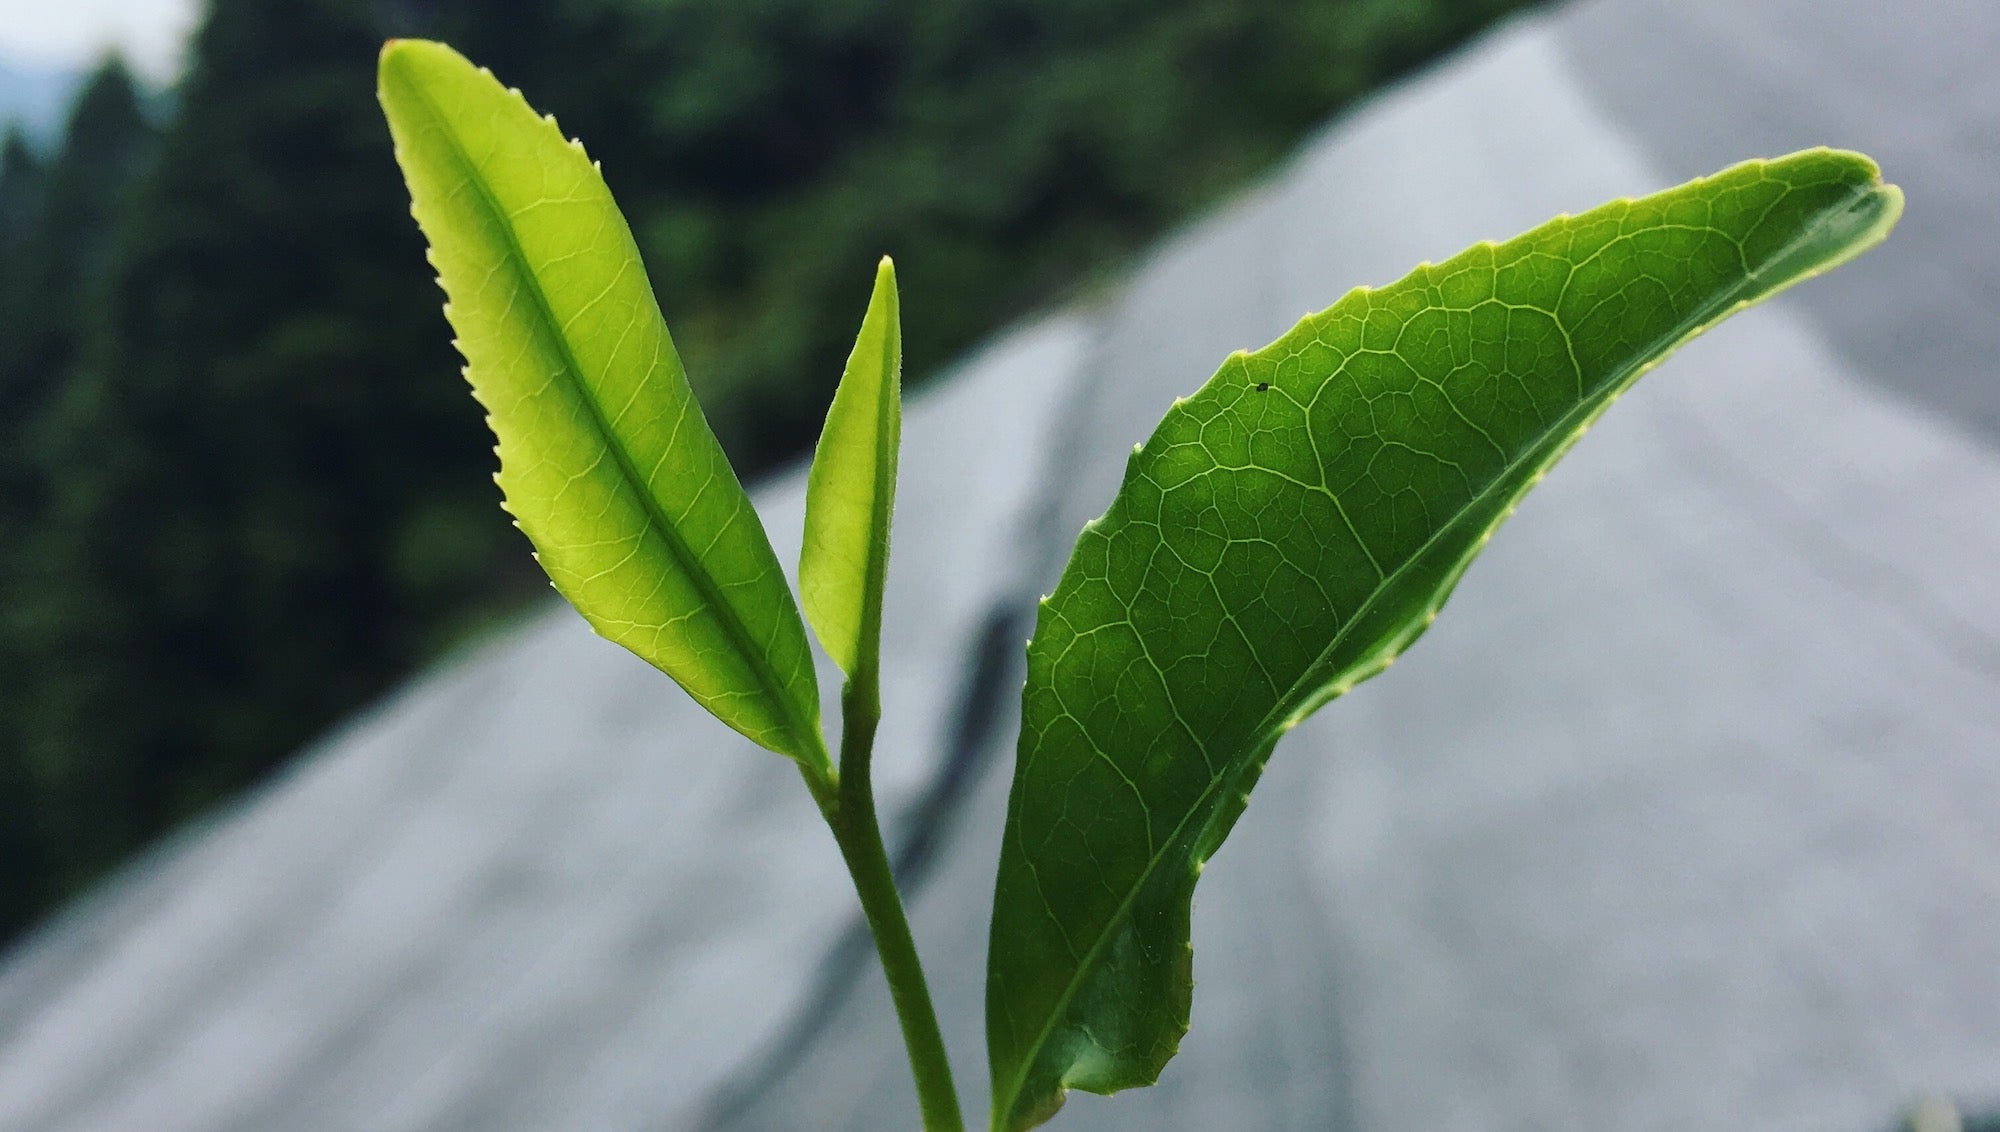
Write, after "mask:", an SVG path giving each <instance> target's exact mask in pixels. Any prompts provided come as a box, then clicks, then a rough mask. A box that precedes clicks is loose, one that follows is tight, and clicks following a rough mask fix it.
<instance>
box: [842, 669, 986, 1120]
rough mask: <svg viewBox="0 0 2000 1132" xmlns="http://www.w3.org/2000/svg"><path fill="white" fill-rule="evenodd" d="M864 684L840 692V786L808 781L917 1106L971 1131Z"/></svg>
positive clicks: (870, 692)
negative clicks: (869, 939) (898, 1028)
mask: <svg viewBox="0 0 2000 1132" xmlns="http://www.w3.org/2000/svg"><path fill="white" fill-rule="evenodd" d="M861 667H862V672H861V673H860V674H858V676H859V678H858V679H855V680H850V681H848V683H847V686H846V687H845V688H843V689H842V690H841V698H840V700H841V713H840V714H841V736H840V781H839V782H838V783H837V784H829V783H826V782H824V781H820V782H815V781H814V778H813V775H812V774H811V773H808V774H807V775H806V784H807V785H808V786H810V787H811V788H812V792H813V797H814V799H815V800H817V801H818V802H819V808H820V812H821V813H822V814H824V815H825V816H826V822H827V825H828V826H829V827H831V828H832V830H833V839H834V841H835V843H836V844H838V845H839V846H840V855H841V858H842V859H843V860H845V861H846V862H847V871H848V872H849V873H850V874H852V875H853V877H854V890H855V892H856V893H857V894H859V895H860V897H861V911H862V913H863V914H864V915H866V916H867V917H868V930H869V933H870V934H872V935H873V936H874V937H875V951H876V954H878V955H880V956H881V957H882V973H883V974H884V975H885V976H887V977H888V980H889V997H890V998H891V999H893V1000H894V1001H895V1003H896V1020H897V1021H898V1022H899V1023H901V1024H902V1027H903V1044H904V1046H905V1047H906V1048H907V1049H908V1050H909V1054H910V1076H911V1077H912V1078H913V1079H914V1080H915V1081H916V1086H917V1105H918V1107H919V1108H921V1109H922V1110H923V1117H924V1129H925V1132H964V1129H965V1118H964V1116H963V1115H962V1114H961V1113H960V1111H959V1107H958V1093H957V1091H956V1090H955V1089H954V1088H953V1087H952V1083H951V1062H950V1061H949V1060H948V1059H947V1058H946V1056H945V1049H944V1035H943V1034H942V1033H940V1032H939V1030H938V1023H937V1012H936V1010H935V1009H934V1008H933V1007H932V1006H931V992H930V988H929V987H928V986H926V985H925V983H924V968H923V964H922V962H921V961H919V960H918V958H917V944H916V940H915V939H913V938H911V936H910V923H909V920H908V919H906V918H905V917H904V915H903V900H902V897H901V896H900V895H898V894H897V892H896V878H895V875H894V873H893V871H892V870H891V868H890V866H889V853H888V850H887V849H885V848H884V847H883V844H882V827H881V823H880V822H879V821H878V820H877V818H876V816H875V790H874V785H873V781H872V777H871V775H870V771H869V764H870V762H872V761H873V760H872V755H873V751H874V746H875V727H876V724H877V723H879V722H880V721H881V717H882V707H881V702H880V698H879V694H878V692H877V690H876V687H875V681H874V680H873V679H872V678H871V677H872V676H873V669H874V666H873V665H863V666H861Z"/></svg>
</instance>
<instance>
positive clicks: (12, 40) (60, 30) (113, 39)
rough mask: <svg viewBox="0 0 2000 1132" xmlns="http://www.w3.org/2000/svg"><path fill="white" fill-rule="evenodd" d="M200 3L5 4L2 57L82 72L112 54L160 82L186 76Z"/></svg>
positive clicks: (71, 0)
mask: <svg viewBox="0 0 2000 1132" xmlns="http://www.w3.org/2000/svg"><path fill="white" fill-rule="evenodd" d="M198 7H199V0H0V58H4V59H6V60H7V61H9V62H11V63H14V64H17V65H27V66H31V67H35V68H45V67H60V68H63V69H67V70H81V69H84V68H87V67H89V66H90V65H91V64H93V63H95V62H96V61H97V60H98V58H99V57H101V56H102V55H103V54H104V53H105V52H106V51H107V50H109V49H111V48H114V47H115V48H116V49H118V50H119V51H120V52H122V53H123V54H124V56H125V58H126V61H127V62H129V63H131V64H132V67H133V69H134V70H136V71H138V72H139V73H140V74H142V75H144V76H146V77H147V78H149V79H152V80H153V81H155V82H158V83H167V82H171V81H172V80H173V79H174V78H175V76H176V75H177V74H178V73H179V71H180V64H181V50H182V46H183V45H184V44H185V42H186V40H187V36H188V33H189V32H190V31H191V30H193V27H194V22H195V18H196V15H197V9H198Z"/></svg>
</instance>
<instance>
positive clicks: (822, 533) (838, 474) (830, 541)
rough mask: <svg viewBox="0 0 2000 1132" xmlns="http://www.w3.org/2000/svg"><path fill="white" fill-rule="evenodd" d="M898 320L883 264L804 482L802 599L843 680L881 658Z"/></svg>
mask: <svg viewBox="0 0 2000 1132" xmlns="http://www.w3.org/2000/svg"><path fill="white" fill-rule="evenodd" d="M901 317H902V315H901V299H900V296H899V295H898V293H897V288H896V268H895V264H894V263H892V262H891V261H890V260H889V258H888V257H887V256H884V257H882V262H881V263H880V264H879V265H878V266H877V268H876V272H875V289H874V291H873V293H872V294H871V295H870V296H869V300H868V310H867V313H866V314H865V315H863V316H862V320H861V330H860V332H859V333H857V334H856V335H855V339H854V350H853V352H852V353H851V354H850V355H849V356H848V359H847V368H846V370H845V371H844V372H843V373H842V374H841V378H840V385H839V387H838V388H837V389H836V390H835V391H834V395H833V404H832V406H831V407H829V408H828V409H827V414H826V426H825V428H824V429H823V430H822V431H821V433H820V438H819V445H818V447H817V449H816V450H815V451H814V453H813V462H812V469H811V470H810V471H809V472H808V473H807V477H806V527H805V543H804V546H803V549H802V550H801V551H800V552H799V599H800V603H801V604H802V605H803V606H804V608H805V613H806V618H807V619H808V620H809V621H810V622H811V623H812V627H813V631H814V632H815V633H817V634H818V635H819V641H820V644H821V645H822V646H823V647H824V648H825V649H826V651H827V655H828V656H831V657H832V658H833V661H834V663H835V664H837V665H839V666H840V670H841V671H842V672H845V673H846V674H847V675H848V676H849V677H850V678H853V677H855V676H856V674H857V673H858V672H861V671H863V670H868V671H872V670H873V669H874V667H875V665H876V663H877V661H878V659H879V657H878V650H879V648H880V642H881V637H882V589H883V584H884V582H885V581H886V579H887V576H888V569H889V525H890V520H891V519H892V517H893V515H894V512H895V505H896V461H897V452H898V449H899V447H900V445H901V441H902V428H903V425H902V420H903V416H902V364H903V350H902V326H901Z"/></svg>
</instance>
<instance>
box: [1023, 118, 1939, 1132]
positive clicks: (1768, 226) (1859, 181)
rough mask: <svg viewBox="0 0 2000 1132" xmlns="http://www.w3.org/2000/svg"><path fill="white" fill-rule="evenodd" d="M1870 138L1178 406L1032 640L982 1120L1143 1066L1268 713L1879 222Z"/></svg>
mask: <svg viewBox="0 0 2000 1132" xmlns="http://www.w3.org/2000/svg"><path fill="white" fill-rule="evenodd" d="M1901 207H1902V197H1901V194H1900V193H1899V192H1898V191H1897V190H1896V189H1895V187H1894V186H1889V185H1884V184H1882V183H1881V181H1880V179H1879V176H1878V171H1877V169H1876V167H1875V165H1874V163H1873V162H1871V161H1869V160H1868V159H1867V158H1865V157H1862V156H1860V155H1858V154H1852V153H1843V152H1838V151H1832V150H1825V149H1820V150H1811V151H1807V152H1803V153H1798V154H1793V155H1791V156H1789V157H1784V158H1779V159H1775V160H1771V161H1753V162H1748V163H1746V164H1743V165H1739V166H1736V167H1734V168H1731V169H1729V170H1726V171H1724V172H1722V173H1720V174H1717V175H1715V176H1713V177H1710V178H1706V179H1703V180H1698V181H1694V182H1691V183H1689V184H1686V185H1683V186H1681V187H1679V188H1676V189H1672V190H1669V191H1667V192H1663V193H1660V194H1657V195H1655V196H1650V197H1646V198H1643V199H1639V200H1621V201H1616V202H1613V203H1611V204H1607V205H1605V206H1603V207H1601V208H1597V209H1594V210H1592V211H1590V212H1587V213H1584V214H1583V215H1580V216H1575V217H1559V218H1557V219H1556V220H1553V221H1551V222H1550V223H1548V224H1545V225H1543V226H1542V227H1540V228H1537V229H1535V230H1533V231H1531V232H1528V233H1526V234H1525V235H1522V236H1519V237H1517V238H1515V239H1513V240H1510V241H1508V242H1506V243H1504V244H1499V245H1494V244H1481V245H1478V246H1475V247H1473V248H1470V249H1468V250H1466V251H1465V252H1462V253H1460V254H1459V255H1458V256H1456V257H1454V258H1452V259H1450V260H1448V261H1446V262H1445V263H1442V264H1438V265H1435V266H1433V265H1425V266H1422V267H1419V268H1418V269H1417V270H1416V271H1415V272H1413V273H1411V274H1410V275H1409V276H1408V277H1406V278H1404V279H1402V280H1400V281H1398V282H1396V283H1394V284H1391V285H1389V286H1387V287H1384V288H1381V289H1380V290H1373V291H1371V290H1367V289H1362V290H1357V291H1354V292H1351V293H1349V294H1348V295H1347V296H1345V297H1344V298H1342V299H1341V300H1340V301H1339V302H1337V303H1335V304H1334V305H1333V306H1332V307H1331V308H1329V309H1328V310H1326V311H1323V312H1321V313H1319V314H1316V315H1312V316H1309V317H1308V318H1307V319H1305V320H1304V321H1303V322H1301V323H1300V324H1299V325H1298V326H1296V327H1295V328H1293V330H1292V331H1291V332H1289V333H1288V334H1286V335H1285V336H1284V337H1282V338H1280V339H1279V340H1278V341H1277V342H1275V343H1273V344H1272V345H1270V346H1268V347H1266V348H1264V349H1263V350H1260V351H1258V352H1256V353H1254V354H1242V353H1239V354H1236V355H1234V356H1232V357H1231V358H1229V359H1228V361H1227V362H1225V363H1224V365H1223V367H1222V369H1221V371H1220V372H1219V373H1217V374H1216V375H1215V377H1214V378H1212V379H1211V380H1210V381H1209V382H1208V383H1207V384H1206V385H1204V386H1203V387H1202V388H1201V390H1200V391H1199V392H1197V393H1195V394H1194V395H1193V396H1192V397H1190V398H1187V399H1186V400H1184V401H1180V402H1177V403H1176V404H1175V405H1174V407H1173V408H1172V409H1171V410H1170V411H1169V412H1168V413H1167V415H1166V418H1165V419H1164V420H1163V421H1162V422H1161V423H1160V426H1159V429H1158V431H1156V432H1155V433H1154V434H1153V436H1152V438H1151V439H1150V440H1148V441H1147V442H1146V443H1145V445H1143V446H1142V447H1141V448H1140V449H1139V450H1138V451H1137V452H1135V454H1134V455H1133V457H1132V459H1131V462H1130V464H1129V465H1128V467H1127V469H1126V473H1125V479H1124V482H1123V484H1122V486H1121V487H1120V488H1119V491H1118V495H1117V497H1116V499H1115V500H1114V501H1113V502H1112V504H1111V508H1110V510H1109V511H1107V512H1106V513H1105V515H1104V516H1103V517H1102V518H1101V519H1099V520H1097V521H1095V522H1093V523H1091V524H1090V525H1088V526H1087V527H1086V528H1085V530H1084V532H1083V535H1082V536H1081V538H1079V539H1078V541H1077V544H1076V549H1075V551H1074V553H1073V555H1072V557H1071V559H1070V562H1069V565H1068V567H1067V568H1066V569H1065V570H1064V572H1063V575H1062V579H1061V581H1060V583H1059V584H1058V585H1057V587H1056V589H1055V592H1054V593H1053V594H1051V595H1050V596H1049V597H1048V598H1047V599H1045V600H1044V601H1043V603H1042V607H1041V610H1040V612H1039V615H1038V617H1037V620H1036V629H1035V635H1034V639H1033V641H1032V643H1031V644H1030V645H1029V648H1028V682H1027V688H1026V691H1025V692H1024V693H1023V697H1022V716H1023V722H1022V729H1021V738H1020V746H1019V752H1018V756H1017V763H1016V766H1015V774H1014V783H1013V791H1012V795H1011V797H1010V799H1009V803H1008V813H1007V823H1006V833H1005V840H1004V841H1003V843H1002V848H1001V856H1000V872H999V880H998V884H997V887H996V891H995V894H994V905H993V925H992V938H991V947H990V951H989V966H988V976H987V1006H986V1009H987V1039H988V1052H989V1057H990V1060H991V1069H992V1074H993V1125H994V1127H995V1128H996V1129H1003V1128H1004V1129H1022V1128H1029V1127H1033V1126H1034V1125H1036V1124H1039V1123H1041V1122H1042V1121H1044V1120H1047V1119H1048V1118H1049V1117H1050V1116H1051V1115H1052V1114H1053V1113H1054V1112H1055V1110H1056V1109H1057V1108H1058V1107H1059V1106H1060V1105H1061V1103H1062V1098H1063V1094H1064V1091H1065V1090H1066V1089H1068V1088H1080V1089H1085V1090H1088V1091H1091V1092H1099V1093H1109V1092H1113V1091H1115V1090H1118V1089H1122V1088H1128V1087H1132V1086H1137V1085H1146V1084H1151V1083H1152V1082H1153V1081H1154V1080H1155V1079H1156V1078H1157V1077H1158V1075H1159V1073H1160V1070H1161V1069H1162V1068H1163V1067H1164V1066H1165V1064H1166V1062H1167V1061H1168V1059H1169V1058H1171V1057H1172V1056H1173V1054H1174V1052H1175V1050H1176V1049H1177V1047H1178V1046H1179V1043H1180V1038H1181V1035H1182V1034H1183V1033H1184V1032H1185V1031H1186V1029H1187V1023H1188V1010H1189V1004H1190V999H1191V995H1192V980H1191V972H1192V951H1191V947H1190V942H1189V912H1190V899H1191V897H1192V894H1193V891H1194V884H1195V880H1196V877H1197V875H1198V874H1199V872H1200V869H1201V865H1202V863H1203V862H1204V861H1206V860H1207V859H1208V858H1209V857H1210V855H1211V854H1213V853H1214V852H1215V850H1216V847H1217V846H1218V845H1220V844H1221V842H1222V840H1223V838H1224V837H1225V836H1226V835H1227V833H1228V831H1229V829H1230V827H1231V826H1232V825H1233V824H1234V823H1235V821H1236V819H1237V817H1238V816H1239V815H1240V814H1241V813H1242V811H1243V807H1244V805H1245V804H1246V803H1247V802H1248V798H1249V793H1248V792H1249V790H1250V788H1251V786H1252V785H1253V784H1254V783H1255V781H1256V779H1257V777H1258V775H1259V773H1260V772H1261V771H1262V769H1263V766H1264V763H1265V760H1266V759H1267V758H1268V757H1269V756H1270V752H1271V750H1272V748H1273V746H1274V745H1275V744H1276V743H1277V740H1278V738H1279V737H1280V736H1281V735H1283V734H1284V733H1285V732H1286V731H1288V730H1290V729H1291V728H1292V727H1293V726H1294V725H1296V724H1297V723H1298V722H1299V721H1300V720H1301V719H1303V718H1304V717H1305V716H1306V715H1308V714H1309V713H1310V712H1312V711H1313V710H1314V709H1315V708H1317V707H1319V706H1320V705H1321V704H1323V703H1325V702H1326V701H1328V700H1330V699H1332V698H1334V697H1335V696H1338V695H1340V694H1342V693H1344V692H1346V691H1347V690H1348V689H1349V688H1351V687H1353V686H1354V684H1356V683H1357V682H1359V681H1361V680H1364V679H1366V678H1368V677H1369V676H1372V675H1374V674H1375V673H1377V672H1379V671H1381V670H1382V669H1383V668H1384V667H1386V666H1387V665H1388V663H1389V662H1390V661H1391V660H1392V659H1394V658H1395V656H1396V655H1397V654H1398V653H1400V652H1401V651H1402V650H1403V649H1404V648H1405V647H1407V646H1408V645H1409V644H1410V642H1411V641H1412V640H1414V639H1415V638H1416V637H1417V636H1418V635H1419V634H1421V633H1422V632H1423V630H1424V629H1425V628H1426V627H1427V626H1428V625H1429V624H1430V622H1431V620H1432V619H1433V618H1434V617H1435V616H1436V613H1437V610H1438V608H1439V607H1440V606H1441V605H1442V604H1443V602H1444V600H1445V598H1446V597H1447V596H1448V595H1449V594H1450V592H1451V590H1452V587H1453V586H1454V585H1455V584H1456V583H1457V581H1458V579H1459V577H1460V575H1461V574H1462V573H1463V572H1464V570H1465V568H1466V566H1467V565H1468V564H1469V563H1470V562H1471V560H1472V558H1473V557H1474V556H1475V555H1476V554H1477V553H1478V552H1479V549H1480V548H1481V547H1482V546H1483V545H1484V544H1485V542H1486V539H1487V537H1488V536H1489V535H1490V534H1491V533H1492V531H1493V529H1494V528H1495V527H1496V526H1497V525H1498V524H1499V523H1500V522H1501V521H1502V520H1503V519H1505V518H1506V516H1507V515H1508V514H1509V513H1510V512H1511V511H1512V510H1513V508H1514V506H1515V504H1516V503H1517V502H1518V501H1519V499H1520V498H1521V496H1522V495H1523V494H1525V493H1526V492H1527V490H1528V489H1529V488H1530V487H1532V486H1533V485H1534V484H1535V483H1536V482H1537V481H1538V480H1539V479H1540V478H1541V476H1542V474H1543V473H1544V471H1545V470H1546V469H1547V468H1548V467H1549V465H1550V464H1552V463H1553V462H1554V461H1555V460H1556V459H1558V458H1559V457H1560V456H1561V455H1562V454H1563V453H1564V452H1565V451H1566V450H1567V449H1568V448H1569V447H1570V445H1571V444H1573V443H1574V442H1575V441H1576V440H1577V438H1578V437H1580V436H1581V435H1582V434H1583V432H1584V430H1585V429H1587V428H1588V427H1589V426H1590V424H1591V423H1592V422H1593V421H1594V420H1595V419H1596V418H1597V416H1598V414H1600V413H1602V412H1603V411H1604V410H1605V408H1606V407H1608V406H1609V405H1610V404H1611V402H1612V401H1613V400H1615V399H1616V398H1617V397H1618V395H1619V394H1620V393H1622V392H1623V391H1624V390H1625V389H1626V388H1628V387H1629V386H1630V385H1631V384H1632V382H1633V381H1635V380H1636V379H1637V378H1638V377H1639V375H1640V374H1642V373H1644V372H1645V371H1646V370H1647V369H1649V368H1650V367H1652V366H1653V365H1654V364H1656V363H1657V362H1658V361H1659V360H1660V359H1661V358H1663V357H1664V356H1666V355H1667V354H1668V353H1670V352H1671V351H1672V350H1673V349H1674V348H1675V347H1677V346H1679V345H1680V344H1681V343H1683V342H1685V341H1687V340H1688V339H1689V338H1691V337H1693V336H1694V335H1695V334H1698V333H1700V332H1701V331H1702V330H1704V329H1706V328H1707V327H1709V326H1711V325H1713V324H1714V323H1716V322H1717V321H1719V320H1721V319H1722V318H1724V317H1726V316H1727V315H1729V314H1731V313H1733V312H1735V311H1736V310H1739V309H1741V308H1742V307H1744V306H1747V305H1749V304H1750V303H1753V302H1757V301H1759V300H1761V299H1763V298H1766V297H1768V296H1770V295H1771V294H1773V293H1775V292H1777V291H1779V290H1781V289H1783V288H1784V287H1786V286H1789V285H1791V284H1792V283H1795V282H1798V281H1799V280H1801V279H1804V278H1807V277H1809V276H1812V275H1815V274H1818V273H1820V272H1822V271H1825V270H1827V269H1829V268H1831V267H1833V266H1836V265H1837V264H1839V263H1842V262H1844V261H1845V260H1847V259H1849V258H1852V257H1853V256H1855V255H1858V254H1860V253H1861V252H1862V251H1865V250H1866V249H1867V248H1869V247H1872V246H1873V245H1874V244H1876V243H1878V242H1880V241H1881V240H1882V238H1883V237H1884V236H1886V235H1887V233H1888V231H1889V229H1890V228H1891V227H1892V226H1893V225H1894V223H1895V220H1896V218H1897V216H1898V215H1899V214H1900V212H1901Z"/></svg>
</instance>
